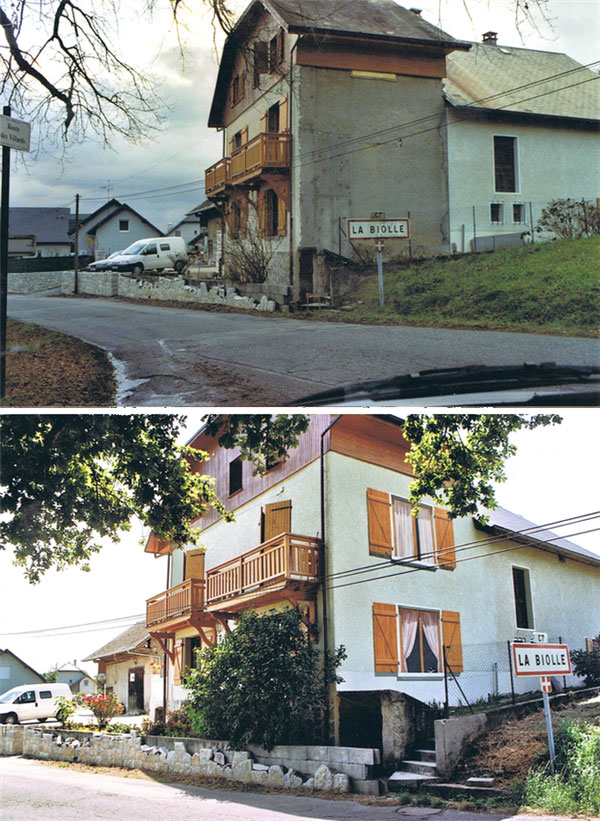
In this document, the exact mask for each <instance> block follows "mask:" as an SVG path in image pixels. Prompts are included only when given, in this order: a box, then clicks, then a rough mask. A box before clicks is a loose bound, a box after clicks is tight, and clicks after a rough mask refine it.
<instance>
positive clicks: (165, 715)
mask: <svg viewBox="0 0 600 821" xmlns="http://www.w3.org/2000/svg"><path fill="white" fill-rule="evenodd" d="M170 581H171V551H170V550H169V555H168V556H167V587H166V590H168V589H169V582H170ZM168 663H169V657H168V655H167V654H166V653H163V724H164V723H165V722H166V720H167V676H168V673H169V668H168V667H167V665H168Z"/></svg>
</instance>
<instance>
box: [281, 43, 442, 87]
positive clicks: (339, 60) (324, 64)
mask: <svg viewBox="0 0 600 821" xmlns="http://www.w3.org/2000/svg"><path fill="white" fill-rule="evenodd" d="M295 57H296V64H297V65H299V66H313V67H315V68H335V69H346V70H350V71H372V72H384V73H387V74H400V75H404V76H410V77H437V78H440V79H441V78H442V77H445V76H446V58H445V55H444V54H443V53H440V51H434V50H433V49H431V48H429V49H427V48H421V49H419V48H412V49H411V48H410V47H409V46H406V45H404V44H403V45H399V44H398V43H385V42H373V41H372V40H371V41H367V40H363V41H361V40H358V39H352V40H348V39H339V40H336V39H333V38H323V37H320V38H318V40H317V39H316V38H314V37H301V38H300V40H299V42H298V46H297V48H296V52H295Z"/></svg>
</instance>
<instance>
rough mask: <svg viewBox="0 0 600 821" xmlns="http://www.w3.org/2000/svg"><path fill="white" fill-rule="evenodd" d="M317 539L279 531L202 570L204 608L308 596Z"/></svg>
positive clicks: (239, 607) (238, 607) (313, 578)
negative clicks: (203, 576) (263, 540)
mask: <svg viewBox="0 0 600 821" xmlns="http://www.w3.org/2000/svg"><path fill="white" fill-rule="evenodd" d="M320 545H321V542H320V539H313V538H311V537H309V536H298V535H296V534H294V533H282V534H280V535H279V536H276V537H275V538H273V539H270V540H269V541H268V542H264V543H263V544H261V545H259V547H256V548H255V549H254V550H250V551H249V552H248V553H244V555H243V556H240V557H239V558H237V559H233V560H232V561H230V562H225V563H224V564H221V565H219V566H218V567H214V568H212V570H209V571H208V572H207V573H206V610H207V611H209V612H210V611H222V612H223V611H227V612H236V611H238V610H244V609H245V608H246V607H247V605H248V602H249V601H251V602H252V603H253V604H256V605H261V604H269V603H272V602H274V601H276V600H277V599H280V598H286V599H291V600H292V601H293V600H294V599H296V600H301V599H302V598H303V597H306V596H309V597H312V591H313V590H314V588H315V585H316V582H317V581H318V578H319V560H320V555H319V550H320Z"/></svg>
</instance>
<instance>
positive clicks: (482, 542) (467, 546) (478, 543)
mask: <svg viewBox="0 0 600 821" xmlns="http://www.w3.org/2000/svg"><path fill="white" fill-rule="evenodd" d="M599 516H600V511H592V512H590V513H582V514H581V515H580V516H570V517H568V518H566V519H558V520H556V521H554V522H548V523H547V524H542V525H533V526H532V527H528V528H524V529H523V530H516V531H512V535H511V536H507V535H506V534H502V535H500V536H490V537H488V538H487V539H475V540H474V541H471V542H462V543H461V544H458V545H455V546H454V550H455V553H461V552H462V551H464V550H472V549H473V548H475V547H485V546H487V545H492V544H495V543H496V542H499V541H506V539H507V538H508V539H511V538H514V536H515V535H526V536H533V535H534V534H535V533H536V532H539V531H545V530H547V529H548V528H549V527H566V526H567V525H571V524H582V523H583V522H585V521H590V520H592V519H597V518H598V517H599ZM556 538H557V539H563V538H565V537H564V536H558V535H557V536H556ZM442 552H443V551H442ZM435 555H436V551H435V550H434V551H429V552H427V553H423V554H422V555H421V557H420V560H423V559H424V558H435ZM389 566H390V563H389V560H386V561H384V562H377V563H376V564H370V565H361V566H359V567H354V568H350V569H348V570H340V571H339V572H338V573H330V574H329V575H328V576H327V578H328V579H332V580H333V579H336V580H339V579H341V578H347V577H350V576H355V575H356V576H357V575H361V574H362V573H369V572H371V571H373V570H380V569H382V568H384V567H389Z"/></svg>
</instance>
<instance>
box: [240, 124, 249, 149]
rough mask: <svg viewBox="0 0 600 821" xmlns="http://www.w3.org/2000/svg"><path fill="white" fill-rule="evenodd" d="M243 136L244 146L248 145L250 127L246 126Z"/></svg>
mask: <svg viewBox="0 0 600 821" xmlns="http://www.w3.org/2000/svg"><path fill="white" fill-rule="evenodd" d="M241 134H242V145H246V143H247V142H248V126H247V125H245V126H244V127H243V128H242V132H241Z"/></svg>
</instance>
